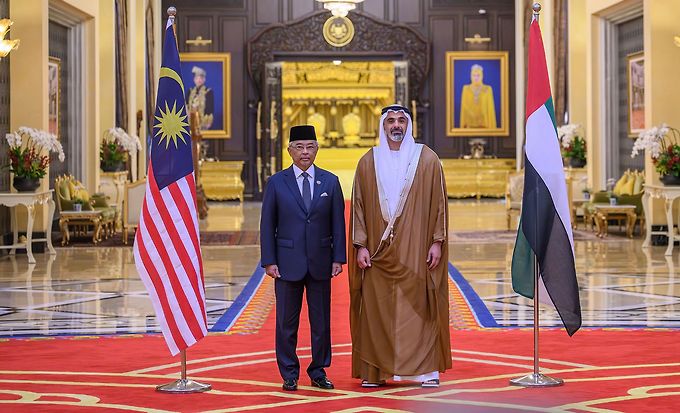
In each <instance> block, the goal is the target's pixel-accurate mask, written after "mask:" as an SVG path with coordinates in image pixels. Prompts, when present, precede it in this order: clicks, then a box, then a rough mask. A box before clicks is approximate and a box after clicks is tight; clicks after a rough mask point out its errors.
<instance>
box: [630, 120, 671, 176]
mask: <svg viewBox="0 0 680 413" xmlns="http://www.w3.org/2000/svg"><path fill="white" fill-rule="evenodd" d="M679 137H680V132H679V131H678V130H677V129H675V128H672V127H670V126H668V125H666V124H665V123H662V124H661V125H659V126H653V127H651V128H649V129H646V130H644V131H642V132H640V134H639V135H638V137H637V139H636V140H635V143H634V144H633V150H632V152H631V154H630V157H631V158H634V157H635V156H637V155H638V154H639V153H640V152H642V151H645V150H647V151H649V154H650V156H651V157H652V162H654V167H655V169H656V171H657V172H658V173H659V175H661V176H665V175H675V176H680V145H679V144H678V138H679Z"/></svg>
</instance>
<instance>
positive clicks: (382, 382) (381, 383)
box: [361, 380, 385, 388]
mask: <svg viewBox="0 0 680 413" xmlns="http://www.w3.org/2000/svg"><path fill="white" fill-rule="evenodd" d="M384 385H385V380H380V381H379V382H377V383H369V381H368V380H361V387H365V388H375V387H380V386H384Z"/></svg>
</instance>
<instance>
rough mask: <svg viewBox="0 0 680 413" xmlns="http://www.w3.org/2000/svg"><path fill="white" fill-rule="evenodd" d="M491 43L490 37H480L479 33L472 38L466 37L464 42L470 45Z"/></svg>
mask: <svg viewBox="0 0 680 413" xmlns="http://www.w3.org/2000/svg"><path fill="white" fill-rule="evenodd" d="M490 41H491V38H490V37H482V36H481V35H480V34H479V33H475V35H474V36H472V37H466V38H465V42H466V43H471V44H482V43H488V42H490Z"/></svg>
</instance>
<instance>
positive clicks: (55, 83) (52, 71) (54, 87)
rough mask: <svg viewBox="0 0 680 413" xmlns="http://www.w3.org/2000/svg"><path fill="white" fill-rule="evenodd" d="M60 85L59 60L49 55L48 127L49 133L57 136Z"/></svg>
mask: <svg viewBox="0 0 680 413" xmlns="http://www.w3.org/2000/svg"><path fill="white" fill-rule="evenodd" d="M60 87H61V60H60V59H58V58H56V57H50V58H49V60H48V61H47V90H48V92H47V101H48V107H49V110H48V115H47V119H48V128H47V131H48V132H49V133H53V134H54V135H55V136H56V137H57V138H59V132H60V130H59V104H60V96H59V95H60V93H59V92H60Z"/></svg>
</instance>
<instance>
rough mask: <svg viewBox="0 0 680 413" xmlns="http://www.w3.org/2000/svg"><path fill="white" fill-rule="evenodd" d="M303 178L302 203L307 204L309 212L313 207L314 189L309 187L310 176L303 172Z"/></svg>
mask: <svg viewBox="0 0 680 413" xmlns="http://www.w3.org/2000/svg"><path fill="white" fill-rule="evenodd" d="M302 178H303V179H302V201H303V202H304V203H305V208H307V211H309V207H310V205H312V188H311V187H310V186H309V174H308V173H307V172H303V173H302Z"/></svg>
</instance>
